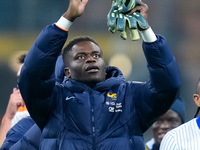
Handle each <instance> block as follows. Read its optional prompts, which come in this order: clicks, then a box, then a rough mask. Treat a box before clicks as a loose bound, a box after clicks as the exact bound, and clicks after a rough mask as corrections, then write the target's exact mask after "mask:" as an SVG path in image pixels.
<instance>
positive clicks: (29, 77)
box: [19, 0, 181, 150]
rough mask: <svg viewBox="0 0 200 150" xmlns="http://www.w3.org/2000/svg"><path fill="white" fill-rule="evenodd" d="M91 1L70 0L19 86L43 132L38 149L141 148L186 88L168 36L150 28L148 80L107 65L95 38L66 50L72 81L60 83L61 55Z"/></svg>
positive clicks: (67, 70) (37, 48) (35, 48)
mask: <svg viewBox="0 0 200 150" xmlns="http://www.w3.org/2000/svg"><path fill="white" fill-rule="evenodd" d="M87 2H88V1H87V0H82V1H81V0H70V4H69V7H68V10H67V11H66V12H65V13H64V14H63V16H62V17H61V18H60V19H59V21H58V22H57V23H56V24H52V25H49V26H47V27H46V28H45V29H43V31H42V32H41V33H40V35H39V37H38V38H37V40H36V42H35V43H34V44H33V46H32V48H31V49H30V51H29V53H28V55H27V57H26V59H25V63H24V66H23V67H22V71H21V76H20V81H19V87H20V91H21V93H22V96H23V98H24V100H25V103H26V106H27V109H28V110H29V113H30V115H31V117H32V118H33V119H34V121H35V122H36V124H37V125H38V126H39V127H40V129H41V130H42V139H41V145H40V148H41V149H70V150H75V149H87V150H89V149H109V150H112V149H115V150H121V149H126V150H128V149H134V150H135V149H138V150H143V149H144V141H143V133H144V132H145V131H146V130H147V129H148V128H149V127H150V126H151V125H152V123H153V122H154V121H155V120H156V119H157V117H159V116H160V115H162V114H163V113H165V112H166V111H167V110H168V109H169V108H170V106H171V105H172V103H173V101H174V99H175V98H176V95H177V93H178V90H179V87H180V85H181V80H180V74H179V70H178V67H177V64H176V61H175V58H174V56H173V55H172V52H171V50H170V48H169V46H168V44H167V42H166V40H165V38H164V37H162V36H160V35H157V36H156V35H155V34H154V32H153V31H152V29H151V28H148V29H147V30H144V31H141V35H142V38H143V40H144V41H145V42H144V43H143V49H144V53H145V56H146V59H147V62H148V68H149V72H150V79H149V80H148V81H147V82H145V83H140V82H126V81H125V79H124V77H123V75H122V73H121V72H120V70H119V69H117V68H116V67H112V66H108V67H105V62H104V60H103V58H102V50H101V48H100V47H99V46H98V44H97V43H96V42H95V41H94V40H93V39H91V38H89V37H80V38H76V39H74V40H73V41H71V42H69V44H68V45H67V46H66V47H65V48H64V51H63V60H64V64H65V75H66V76H67V79H66V80H64V82H63V84H62V85H56V84H55V77H54V70H55V63H56V60H57V57H58V55H59V54H60V52H61V49H62V47H63V45H64V43H65V41H66V39H67V35H68V30H69V27H70V25H72V23H73V21H74V20H75V19H76V18H77V17H79V16H81V15H82V14H83V12H84V9H85V6H86V4H87ZM134 9H136V10H137V8H136V7H135V8H134Z"/></svg>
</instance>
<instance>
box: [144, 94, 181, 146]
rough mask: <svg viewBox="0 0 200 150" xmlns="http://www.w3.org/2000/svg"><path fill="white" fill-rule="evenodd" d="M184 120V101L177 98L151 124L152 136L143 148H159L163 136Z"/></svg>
mask: <svg viewBox="0 0 200 150" xmlns="http://www.w3.org/2000/svg"><path fill="white" fill-rule="evenodd" d="M184 122H185V103H184V101H183V100H182V99H181V97H179V98H177V99H176V101H175V102H174V103H173V105H172V106H171V107H170V109H169V110H168V111H167V112H166V113H165V114H164V115H163V116H161V117H159V118H158V120H157V121H156V122H154V123H153V125H152V131H153V138H152V139H151V140H149V141H148V142H147V143H146V145H145V150H159V147H160V143H161V141H162V138H163V136H164V135H165V134H166V133H167V132H168V131H170V130H171V129H173V128H176V127H178V126H179V125H181V124H182V123H184Z"/></svg>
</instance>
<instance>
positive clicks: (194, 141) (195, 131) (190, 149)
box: [160, 79, 200, 150]
mask: <svg viewBox="0 0 200 150" xmlns="http://www.w3.org/2000/svg"><path fill="white" fill-rule="evenodd" d="M193 99H194V102H195V103H196V105H197V106H198V109H197V112H196V114H195V118H194V119H191V120H190V121H188V122H186V123H184V124H183V125H181V126H179V127H177V128H175V129H173V130H171V131H169V132H168V133H167V134H166V135H165V136H164V138H163V140H162V142H161V145H160V150H169V149H170V150H199V149H200V145H199V141H200V117H199V110H200V79H199V81H198V83H197V87H196V94H194V95H193ZM197 116H198V117H197ZM196 117H197V118H196Z"/></svg>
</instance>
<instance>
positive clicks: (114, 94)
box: [107, 93, 117, 100]
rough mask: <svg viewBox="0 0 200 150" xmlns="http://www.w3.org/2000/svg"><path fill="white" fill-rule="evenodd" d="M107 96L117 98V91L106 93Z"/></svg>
mask: <svg viewBox="0 0 200 150" xmlns="http://www.w3.org/2000/svg"><path fill="white" fill-rule="evenodd" d="M107 96H108V97H110V98H112V100H117V93H112V94H110V93H108V94H107Z"/></svg>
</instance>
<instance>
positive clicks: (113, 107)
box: [106, 92, 122, 113]
mask: <svg viewBox="0 0 200 150" xmlns="http://www.w3.org/2000/svg"><path fill="white" fill-rule="evenodd" d="M107 97H109V98H108V99H107V101H106V105H108V106H109V107H108V111H109V112H112V113H114V112H122V103H117V102H116V101H117V93H111V92H109V93H107Z"/></svg>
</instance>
